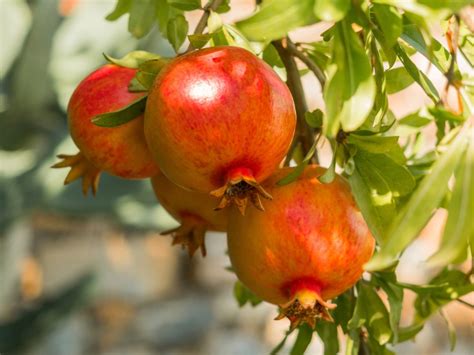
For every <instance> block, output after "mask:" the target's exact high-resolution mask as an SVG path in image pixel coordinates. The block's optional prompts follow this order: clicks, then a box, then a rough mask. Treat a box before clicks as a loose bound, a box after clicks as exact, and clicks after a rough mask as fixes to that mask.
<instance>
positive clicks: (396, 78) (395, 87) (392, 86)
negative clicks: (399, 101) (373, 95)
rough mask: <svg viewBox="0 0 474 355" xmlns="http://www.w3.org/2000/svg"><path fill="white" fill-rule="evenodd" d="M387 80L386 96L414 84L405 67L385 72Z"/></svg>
mask: <svg viewBox="0 0 474 355" xmlns="http://www.w3.org/2000/svg"><path fill="white" fill-rule="evenodd" d="M385 76H386V78H387V94H389V95H390V94H395V93H397V92H399V91H402V90H404V89H406V88H407V87H409V86H410V85H411V84H413V83H414V81H415V80H414V79H413V77H412V76H411V75H410V74H409V73H408V72H407V70H406V69H405V67H398V68H394V69H390V70H387V71H386V72H385Z"/></svg>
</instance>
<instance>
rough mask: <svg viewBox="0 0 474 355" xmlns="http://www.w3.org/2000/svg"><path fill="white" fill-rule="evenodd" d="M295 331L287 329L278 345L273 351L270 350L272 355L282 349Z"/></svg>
mask: <svg viewBox="0 0 474 355" xmlns="http://www.w3.org/2000/svg"><path fill="white" fill-rule="evenodd" d="M292 332H293V331H292V330H290V331H287V332H286V334H285V336H284V337H283V339H282V340H281V341H280V342H279V343H278V345H277V346H275V347H274V348H273V349H272V351H271V352H270V355H276V354H278V353H279V352H280V350H281V349H283V347H284V346H285V343H286V340H287V339H288V336H289V335H290V334H291V333H292Z"/></svg>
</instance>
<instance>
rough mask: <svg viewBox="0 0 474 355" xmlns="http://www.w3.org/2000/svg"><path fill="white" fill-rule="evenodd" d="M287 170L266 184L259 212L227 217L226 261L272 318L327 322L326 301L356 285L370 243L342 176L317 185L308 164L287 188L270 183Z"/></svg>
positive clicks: (296, 322)
mask: <svg viewBox="0 0 474 355" xmlns="http://www.w3.org/2000/svg"><path fill="white" fill-rule="evenodd" d="M290 171H291V168H284V169H281V170H279V171H277V172H276V173H275V174H274V175H273V176H272V177H271V178H270V179H269V180H268V181H267V182H266V183H265V188H266V189H267V191H268V192H269V193H271V194H272V195H273V197H274V201H273V202H272V203H271V204H268V206H266V212H265V213H264V214H262V213H256V212H255V210H251V211H250V212H249V213H248V214H247V215H246V216H245V217H243V216H241V215H240V214H239V213H238V212H237V211H235V210H234V209H233V210H231V211H230V212H229V226H228V248H229V256H230V259H231V262H232V265H233V268H234V270H235V273H236V274H237V276H238V278H239V279H240V280H241V281H242V282H243V283H244V284H245V285H246V286H247V287H248V288H249V289H250V290H251V291H253V292H254V293H255V294H256V295H257V296H259V297H260V298H262V299H263V300H265V301H267V302H270V303H273V304H277V305H279V306H280V307H281V313H280V315H279V316H278V317H277V319H281V318H283V317H285V316H286V317H288V318H289V319H290V321H291V324H292V327H296V326H298V325H299V324H300V323H301V322H307V323H308V324H310V325H311V326H313V327H314V323H315V320H316V319H317V318H318V317H322V318H325V319H331V316H330V315H329V312H328V309H331V308H333V307H335V305H333V304H331V303H330V302H328V301H327V300H329V299H331V298H334V297H336V296H338V295H339V294H341V293H343V292H344V291H345V290H347V289H348V288H349V287H351V286H352V285H354V284H355V283H356V282H357V280H358V279H359V278H360V277H361V275H362V272H363V269H362V266H363V265H364V263H366V262H367V261H368V260H369V259H370V257H371V255H372V253H373V251H374V244H375V242H374V238H373V237H372V235H371V233H370V231H369V228H368V227H367V224H366V223H365V221H364V219H363V217H362V214H361V213H360V211H359V210H358V208H357V207H356V204H355V202H354V199H353V197H352V195H351V191H350V187H349V185H348V184H347V183H346V181H345V180H343V178H341V177H336V178H335V180H334V181H333V182H332V183H330V184H322V183H321V182H319V180H318V176H320V175H322V174H323V173H324V171H325V169H323V168H320V167H316V166H314V165H313V166H309V167H307V168H306V169H305V171H304V172H303V174H302V175H301V176H300V177H299V179H298V180H296V181H295V182H294V183H291V184H289V185H285V186H278V185H276V182H277V181H279V180H280V179H281V178H282V177H284V176H286V175H287V174H288V173H289V172H290Z"/></svg>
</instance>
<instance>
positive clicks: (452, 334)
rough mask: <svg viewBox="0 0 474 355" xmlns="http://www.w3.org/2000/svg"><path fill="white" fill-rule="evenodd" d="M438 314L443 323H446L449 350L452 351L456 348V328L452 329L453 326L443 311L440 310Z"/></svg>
mask: <svg viewBox="0 0 474 355" xmlns="http://www.w3.org/2000/svg"><path fill="white" fill-rule="evenodd" d="M439 314H440V315H441V317H443V319H444V321H445V322H446V325H447V326H448V336H449V345H450V350H451V351H454V349H455V348H456V328H455V327H454V324H453V323H452V322H451V320H450V319H449V317H448V315H447V314H446V312H445V311H444V310H443V309H440V311H439Z"/></svg>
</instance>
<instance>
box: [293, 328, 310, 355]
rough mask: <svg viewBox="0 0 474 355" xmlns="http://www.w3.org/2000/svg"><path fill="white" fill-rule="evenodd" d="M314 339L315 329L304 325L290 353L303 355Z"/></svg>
mask: <svg viewBox="0 0 474 355" xmlns="http://www.w3.org/2000/svg"><path fill="white" fill-rule="evenodd" d="M312 338H313V329H311V327H310V326H309V325H307V324H303V325H302V326H300V327H299V329H298V336H297V337H296V340H295V344H294V345H293V348H292V349H291V351H290V355H303V354H304V353H305V351H306V349H307V348H308V345H309V344H310V343H311V339H312Z"/></svg>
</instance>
